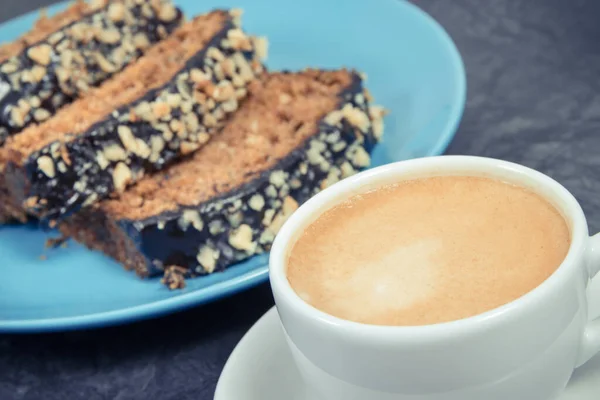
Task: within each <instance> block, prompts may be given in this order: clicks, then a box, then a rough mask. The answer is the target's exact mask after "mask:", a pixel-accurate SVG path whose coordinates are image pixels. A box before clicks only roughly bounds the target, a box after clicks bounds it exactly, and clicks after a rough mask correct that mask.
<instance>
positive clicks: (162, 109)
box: [152, 102, 171, 118]
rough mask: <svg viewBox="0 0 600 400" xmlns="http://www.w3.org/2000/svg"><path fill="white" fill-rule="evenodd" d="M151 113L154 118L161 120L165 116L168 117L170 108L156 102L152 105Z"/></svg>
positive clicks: (165, 104)
mask: <svg viewBox="0 0 600 400" xmlns="http://www.w3.org/2000/svg"><path fill="white" fill-rule="evenodd" d="M152 112H153V113H154V116H156V118H163V117H164V116H166V115H170V113H171V107H170V106H169V105H168V104H167V103H163V102H156V103H154V104H152Z"/></svg>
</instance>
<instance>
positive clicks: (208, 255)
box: [196, 245, 220, 274]
mask: <svg viewBox="0 0 600 400" xmlns="http://www.w3.org/2000/svg"><path fill="white" fill-rule="evenodd" d="M219 253H220V252H219V250H217V249H213V248H212V247H210V246H208V245H205V246H202V247H201V248H200V251H199V252H198V255H197V256H196V260H197V261H198V263H199V264H200V265H201V266H202V268H204V271H206V273H208V274H211V273H213V272H214V270H215V268H216V266H217V260H218V259H219Z"/></svg>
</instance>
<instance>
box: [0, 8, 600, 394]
mask: <svg viewBox="0 0 600 400" xmlns="http://www.w3.org/2000/svg"><path fill="white" fill-rule="evenodd" d="M365 1H368V0H365ZM51 2H52V0H21V1H18V0H0V20H5V19H8V18H11V17H13V16H15V15H18V14H20V13H23V12H25V11H28V10H32V9H35V8H37V7H39V6H40V5H43V4H49V3H51ZM414 2H415V3H416V4H417V5H419V6H420V7H422V8H423V9H425V10H426V11H427V12H429V13H430V14H432V15H433V16H434V17H435V18H436V19H437V20H438V21H439V22H440V23H441V24H442V25H443V26H444V27H445V28H446V29H447V30H448V31H449V33H450V35H451V36H452V37H453V38H454V40H455V42H456V43H457V45H458V48H459V50H460V52H461V53H462V56H463V58H464V61H465V64H466V69H467V76H468V77H467V82H468V102H467V108H466V112H465V115H464V119H463V121H462V123H461V126H460V129H459V132H458V134H457V136H456V138H455V139H454V141H453V143H452V144H451V146H450V148H449V149H448V153H451V154H475V155H484V156H493V157H498V158H504V159H507V160H511V161H516V162H520V163H522V164H525V165H528V166H531V167H534V168H537V169H539V170H541V171H543V172H545V173H547V174H549V175H551V176H553V177H554V178H556V179H558V180H559V181H560V182H562V183H563V184H564V185H566V186H567V188H568V189H570V190H571V191H572V192H573V193H574V194H575V196H576V197H577V198H578V199H579V200H580V201H581V203H582V205H583V208H584V210H585V211H586V213H587V215H588V216H589V219H590V228H591V230H593V231H596V230H598V229H600V182H599V180H600V157H599V156H598V154H597V153H598V151H599V150H600V94H599V90H598V89H599V88H600V84H599V83H598V82H599V80H600V40H599V39H600V24H599V23H598V20H599V18H600V2H597V1H595V0H587V1H586V0H570V1H565V0H454V1H450V0H416V1H414ZM0 40H1V38H0ZM0 279H1V278H0ZM272 304H273V301H272V298H271V294H270V291H269V287H268V286H267V285H266V284H265V285H262V286H259V287H257V288H255V289H253V290H250V291H248V292H245V293H242V294H239V295H236V296H234V297H231V298H229V299H226V300H223V301H220V302H217V303H215V304H211V305H208V306H205V307H200V308H197V309H194V310H190V311H185V312H182V313H180V314H177V315H173V316H169V317H165V318H161V319H158V320H153V321H146V322H141V323H136V324H133V325H129V326H123V327H116V328H108V329H103V330H97V331H90V332H72V333H66V334H52V335H35V336H0V400H4V399H27V400H32V399H35V400H37V399H48V400H52V399H61V400H62V399H86V400H96V399H119V400H125V399H144V400H146V399H184V400H185V399H201V400H208V399H212V396H213V393H214V388H215V385H216V382H217V379H218V376H219V373H220V371H221V369H222V367H223V364H224V363H225V360H226V359H227V356H228V355H229V353H230V352H231V350H232V349H233V347H234V346H235V344H236V343H237V341H238V340H239V339H240V338H241V337H242V335H243V334H244V332H246V330H247V329H248V328H249V327H250V326H251V325H252V323H253V322H254V321H256V320H257V319H258V317H259V316H261V315H262V314H263V313H264V312H265V311H266V310H267V309H269V308H270V307H271V306H272ZM240 400H243V399H240Z"/></svg>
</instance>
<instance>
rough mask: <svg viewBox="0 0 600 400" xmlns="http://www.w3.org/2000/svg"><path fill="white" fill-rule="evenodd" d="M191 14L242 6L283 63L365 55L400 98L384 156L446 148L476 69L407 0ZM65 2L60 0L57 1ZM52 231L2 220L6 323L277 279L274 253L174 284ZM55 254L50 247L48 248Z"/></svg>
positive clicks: (92, 320) (0, 31) (309, 0)
mask: <svg viewBox="0 0 600 400" xmlns="http://www.w3.org/2000/svg"><path fill="white" fill-rule="evenodd" d="M176 2H177V3H178V5H179V6H181V7H182V9H183V10H184V12H185V13H186V14H187V15H195V14H198V13H202V12H206V11H208V10H210V9H212V8H216V7H241V8H243V9H244V10H245V13H244V27H245V29H246V30H247V31H248V32H252V33H256V34H261V35H266V36H268V38H269V41H270V56H269V60H268V66H269V68H270V69H271V70H275V69H291V70H294V69H302V68H304V67H306V66H315V67H322V68H338V67H342V66H348V67H354V68H357V69H359V70H362V71H365V72H366V73H367V75H368V77H369V78H368V82H367V85H368V87H369V89H370V90H371V92H372V93H373V95H374V96H375V99H376V100H377V102H378V103H379V104H382V105H384V106H385V107H387V108H388V109H389V110H390V115H389V116H388V117H387V119H386V121H385V122H386V133H385V139H384V141H383V143H382V144H380V145H378V147H377V148H376V150H375V153H374V156H373V161H374V164H375V166H377V165H381V164H385V163H389V162H392V161H398V160H404V159H408V158H414V157H422V156H428V155H436V154H440V153H442V152H443V151H444V149H445V148H446V146H447V145H448V143H449V142H450V140H451V138H452V136H453V135H454V132H455V131H456V128H457V126H458V123H459V121H460V117H461V114H462V111H463V108H464V103H465V91H466V84H465V71H464V67H463V64H462V61H461V58H460V55H459V53H458V51H457V50H456V47H455V46H454V44H453V43H452V41H451V39H450V38H449V37H448V35H447V34H446V32H445V31H444V30H443V29H442V28H441V27H440V26H439V25H438V24H437V23H436V22H435V21H434V20H433V19H431V18H430V17H429V16H428V15H426V14H425V13H423V12H422V11H420V10H419V9H418V8H416V7H415V6H413V5H411V4H409V3H407V2H404V1H401V0H372V1H366V0H329V1H323V0H302V1H298V0H231V1H230V0H205V1H194V0H179V1H176ZM57 9H58V8H54V9H51V10H50V12H52V11H56V10H57ZM35 18H36V15H35V14H30V15H26V16H24V17H21V18H18V19H15V20H12V21H10V22H7V23H5V24H3V25H0V40H3V41H8V40H12V39H14V38H16V37H17V36H18V35H19V34H21V33H22V32H25V31H26V30H27V29H29V27H30V26H31V25H32V23H33V21H34V20H35ZM49 236H52V233H44V232H42V231H40V230H38V229H36V228H35V227H33V226H5V227H0V276H1V278H0V332H40V331H54V330H67V329H79V328H91V327H99V326H105V325H112V324H120V323H125V322H131V321H134V320H138V319H142V318H150V317H155V316H158V315H162V314H166V313H171V312H174V311H179V310H182V309H185V308H187V307H191V306H195V305H198V304H202V303H206V302H209V301H212V300H215V299H217V298H219V297H222V296H227V295H230V294H232V293H235V292H237V291H240V290H244V289H246V288H249V287H251V286H253V285H256V284H258V283H260V282H264V281H265V280H266V279H267V274H268V268H267V256H266V255H264V256H259V257H254V258H252V259H250V260H249V261H246V262H243V263H241V264H238V265H235V266H233V267H231V268H229V269H228V270H227V271H225V272H223V273H216V274H214V275H212V276H208V277H203V278H199V279H193V280H189V281H188V282H187V283H188V285H187V287H186V288H185V289H184V290H180V291H173V292H171V291H169V290H167V289H166V288H165V287H163V286H162V285H161V284H160V282H159V281H158V279H153V280H147V281H142V280H140V279H138V278H136V277H135V276H134V274H133V273H130V272H126V271H124V270H123V269H122V268H121V267H120V266H119V265H118V264H117V263H116V262H114V261H112V260H110V259H109V258H107V257H105V256H103V255H102V254H99V253H94V252H91V251H88V250H86V249H84V248H83V247H81V246H79V245H77V244H75V243H73V242H69V244H68V247H67V248H66V249H57V250H50V251H49V250H44V242H45V240H46V239H47V238H48V237H49ZM42 254H44V255H45V259H44V260H42V259H41V258H44V257H40V256H41V255H42Z"/></svg>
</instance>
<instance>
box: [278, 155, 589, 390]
mask: <svg viewBox="0 0 600 400" xmlns="http://www.w3.org/2000/svg"><path fill="white" fill-rule="evenodd" d="M442 175H460V176H485V177H492V178H499V179H501V180H503V181H506V182H511V183H514V184H517V185H520V186H523V187H527V188H530V189H532V190H533V191H535V192H537V193H539V194H541V195H542V196H543V197H545V198H546V199H547V200H549V201H550V202H551V203H552V204H553V205H555V206H556V207H557V209H558V210H560V211H561V213H562V214H563V216H564V217H565V219H566V221H567V222H568V224H569V227H570V231H571V246H570V249H569V252H568V254H567V256H566V258H565V260H564V261H563V262H562V264H561V265H560V267H559V268H558V269H557V270H556V271H555V272H554V274H552V275H551V276H550V277H549V278H548V279H547V280H546V281H544V282H543V283H542V284H541V285H540V286H538V287H537V288H536V289H534V290H532V291H531V292H529V293H527V294H525V295H524V296H522V297H521V298H519V299H517V300H515V301H513V302H510V303H508V304H506V305H504V306H502V307H499V308H497V309H494V310H491V311H488V312H486V313H484V314H480V315H477V316H474V317H470V318H466V319H462V320H458V321H453V322H447V323H440V324H434V325H427V326H417V327H402V326H392V327H390V326H375V325H367V324H361V323H356V322H351V321H347V320H342V319H340V318H337V317H334V316H332V315H329V314H326V313H324V312H322V311H320V310H318V309H316V308H314V307H312V306H311V305H309V304H307V303H305V302H304V301H303V300H302V299H301V298H300V297H299V296H298V295H296V293H295V292H294V290H293V289H292V287H291V286H290V284H289V282H288V280H287V278H286V260H287V255H288V252H289V251H290V249H291V247H292V246H293V244H294V243H295V241H296V240H297V238H298V237H299V235H300V234H301V233H302V232H303V230H304V229H305V228H306V227H307V226H308V225H309V224H310V223H311V222H313V221H314V220H315V219H316V218H317V217H318V216H319V215H320V214H322V213H323V212H324V211H326V210H328V209H329V208H331V207H332V206H334V205H336V204H338V203H340V202H341V201H343V200H345V199H347V198H349V197H351V196H352V195H355V194H357V193H361V192H365V191H368V190H371V189H374V188H377V187H380V186H382V185H385V184H389V183H394V182H399V181H402V180H407V179H413V178H419V177H427V176H442ZM399 229H401V227H399ZM368 235H369V232H365V236H366V237H367V236H368ZM599 270H600V235H596V236H593V237H591V238H590V237H589V235H588V228H587V222H586V219H585V216H584V214H583V211H582V210H581V207H580V205H579V204H578V202H577V200H575V198H574V197H573V195H571V193H569V191H567V189H565V188H564V187H563V186H562V185H560V184H559V183H558V182H556V181H554V180H553V179H551V178H549V177H548V176H546V175H544V174H541V173H540V172H537V171H534V170H532V169H529V168H526V167H523V166H520V165H517V164H513V163H509V162H505V161H500V160H494V159H489V158H479V157H466V156H441V157H431V158H422V159H416V160H410V161H403V162H399V163H394V164H389V165H385V166H382V167H379V168H375V169H372V170H368V171H365V172H363V173H360V174H358V175H356V176H354V177H351V178H348V179H345V180H343V181H341V182H339V183H337V184H335V185H333V186H332V187H330V188H328V189H326V190H325V191H323V192H322V193H320V194H318V195H317V196H315V197H313V198H312V199H311V200H309V201H308V202H307V203H305V204H304V205H303V206H302V207H300V208H299V209H298V210H297V211H296V212H295V213H294V214H293V215H292V217H291V218H290V219H289V220H288V221H287V222H286V224H285V225H284V226H283V227H282V229H281V231H280V232H279V234H278V236H277V238H276V240H275V243H274V244H273V248H272V250H271V258H270V280H271V285H272V289H273V294H274V297H275V303H276V305H277V310H278V312H279V316H280V318H281V322H282V325H283V328H284V331H285V333H286V337H287V341H288V344H289V347H290V349H291V351H292V354H293V356H294V360H295V362H296V364H297V366H298V368H299V370H300V373H301V374H302V376H303V378H304V380H305V382H306V383H307V385H308V387H309V388H310V390H311V391H312V397H311V398H315V399H316V398H318V399H323V400H391V399H394V400H481V399H485V400H549V399H553V398H555V397H556V396H558V395H559V394H560V392H561V391H562V390H563V389H564V387H565V386H566V384H567V381H568V380H569V378H570V376H571V374H572V373H573V370H574V369H575V368H576V367H578V366H580V365H582V364H583V363H585V362H586V361H588V360H589V359H590V358H591V357H592V356H593V355H594V354H595V353H597V352H598V351H599V350H600V319H597V320H594V321H590V319H589V318H588V300H587V293H586V289H587V287H588V284H589V283H590V279H591V278H592V277H593V276H594V275H596V274H597V273H598V271H599ZM599 396H600V395H599Z"/></svg>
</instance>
